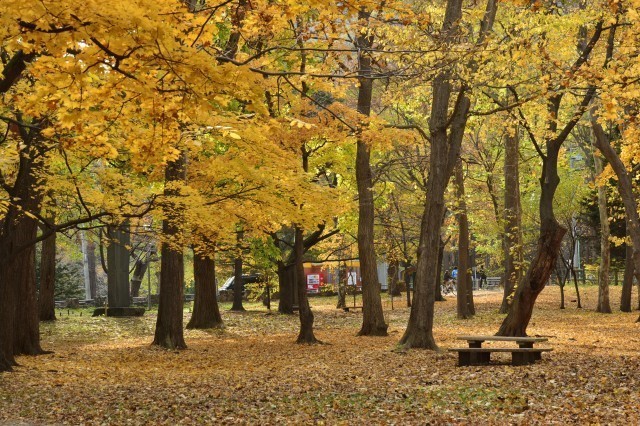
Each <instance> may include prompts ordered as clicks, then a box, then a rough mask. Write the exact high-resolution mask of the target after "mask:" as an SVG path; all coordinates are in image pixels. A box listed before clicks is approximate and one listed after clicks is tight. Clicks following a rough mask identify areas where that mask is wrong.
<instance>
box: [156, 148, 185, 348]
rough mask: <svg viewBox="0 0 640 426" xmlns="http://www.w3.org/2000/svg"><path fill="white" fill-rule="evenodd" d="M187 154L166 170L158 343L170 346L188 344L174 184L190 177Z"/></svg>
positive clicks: (179, 208)
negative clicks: (187, 168) (184, 327)
mask: <svg viewBox="0 0 640 426" xmlns="http://www.w3.org/2000/svg"><path fill="white" fill-rule="evenodd" d="M186 163H187V161H186V154H185V153H184V152H181V153H180V156H179V157H178V158H177V159H176V160H174V161H171V162H169V163H167V166H166V169H165V185H166V186H165V189H164V195H165V197H167V201H166V204H165V205H164V213H165V215H166V219H164V220H163V221H162V233H163V235H164V237H165V238H166V239H167V240H166V241H164V242H163V243H162V247H161V250H160V251H161V259H160V304H159V306H158V318H157V321H156V332H155V337H154V339H153V344H154V345H159V346H162V347H164V348H167V349H184V348H186V347H187V345H186V343H185V341H184V335H183V330H182V322H183V304H184V257H183V254H182V234H183V232H184V231H183V229H182V210H183V209H184V206H183V205H182V204H181V203H180V202H179V201H178V200H177V199H176V198H177V197H178V196H179V195H180V193H179V190H177V189H175V188H174V187H173V186H172V185H173V184H175V183H177V182H181V181H184V180H185V178H186V167H187V164H186Z"/></svg>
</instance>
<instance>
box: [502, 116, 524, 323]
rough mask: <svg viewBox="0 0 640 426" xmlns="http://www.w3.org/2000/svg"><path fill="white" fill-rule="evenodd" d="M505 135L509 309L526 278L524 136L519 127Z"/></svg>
mask: <svg viewBox="0 0 640 426" xmlns="http://www.w3.org/2000/svg"><path fill="white" fill-rule="evenodd" d="M514 131H515V133H514V134H513V135H511V134H509V132H507V135H506V136H505V153H504V234H503V239H504V240H503V250H504V278H503V282H504V295H503V297H502V304H501V305H500V313H501V314H506V313H507V312H508V310H509V304H510V301H511V297H512V293H513V290H514V288H515V286H516V283H518V282H520V279H521V278H522V272H521V271H522V226H521V223H522V208H521V204H520V176H519V175H520V163H519V155H520V152H519V145H520V139H519V137H518V134H517V128H516V129H514Z"/></svg>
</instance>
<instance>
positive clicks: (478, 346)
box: [449, 336, 553, 366]
mask: <svg viewBox="0 0 640 426" xmlns="http://www.w3.org/2000/svg"><path fill="white" fill-rule="evenodd" d="M457 339H458V340H466V341H467V342H468V343H469V347H468V348H451V349H449V351H451V352H458V366H465V365H487V364H489V362H490V361H491V352H511V364H512V365H526V364H533V363H534V362H536V361H537V360H539V359H541V358H542V352H549V351H552V350H553V349H551V348H534V347H533V345H534V344H535V343H540V342H546V341H547V340H548V339H547V338H545V337H504V336H458V337H457ZM485 341H495V342H515V343H516V344H517V345H518V347H517V348H486V347H485V348H483V347H482V343H484V342H485Z"/></svg>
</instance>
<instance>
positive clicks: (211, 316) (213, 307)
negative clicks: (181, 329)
mask: <svg viewBox="0 0 640 426" xmlns="http://www.w3.org/2000/svg"><path fill="white" fill-rule="evenodd" d="M213 256H214V251H213V250H211V252H210V253H198V252H196V251H195V250H194V252H193V278H194V280H195V287H196V289H195V299H194V301H193V314H191V319H190V320H189V323H188V324H187V328H189V329H206V328H213V327H222V326H223V323H222V316H221V315H220V309H219V307H218V299H217V296H216V290H217V289H216V264H215V260H214V258H213Z"/></svg>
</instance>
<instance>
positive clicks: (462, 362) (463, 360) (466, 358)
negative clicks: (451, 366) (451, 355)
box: [458, 352, 471, 367]
mask: <svg viewBox="0 0 640 426" xmlns="http://www.w3.org/2000/svg"><path fill="white" fill-rule="evenodd" d="M467 365H471V353H469V352H458V367H465V366H467Z"/></svg>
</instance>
